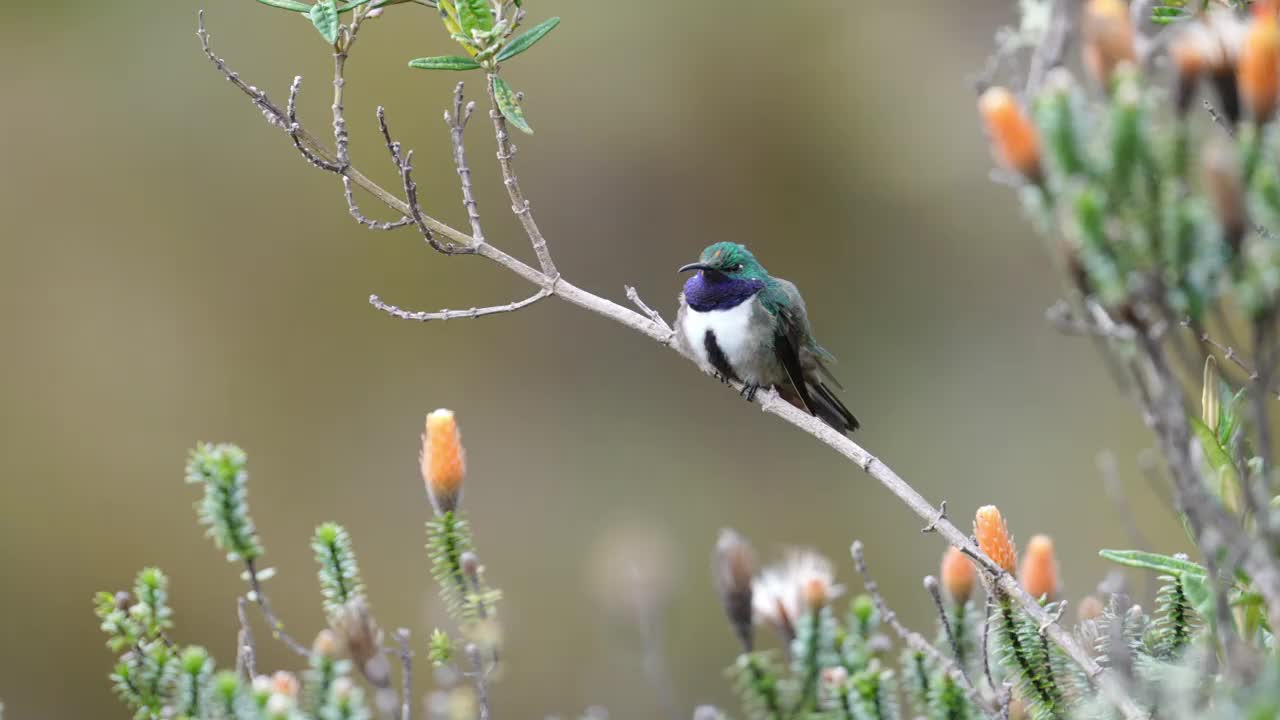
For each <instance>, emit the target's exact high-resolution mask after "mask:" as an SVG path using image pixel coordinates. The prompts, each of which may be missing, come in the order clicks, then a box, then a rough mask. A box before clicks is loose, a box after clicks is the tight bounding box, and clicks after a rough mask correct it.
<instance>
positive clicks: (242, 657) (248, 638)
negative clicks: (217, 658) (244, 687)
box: [236, 596, 258, 681]
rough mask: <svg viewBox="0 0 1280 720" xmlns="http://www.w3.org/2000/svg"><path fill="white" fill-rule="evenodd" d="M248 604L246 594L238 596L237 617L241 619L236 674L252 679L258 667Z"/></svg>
mask: <svg viewBox="0 0 1280 720" xmlns="http://www.w3.org/2000/svg"><path fill="white" fill-rule="evenodd" d="M248 604H249V601H248V599H246V598H245V597H244V596H240V597H238V598H236V618H237V619H238V620H239V621H240V630H239V631H237V632H236V674H237V675H243V676H244V678H245V679H246V680H248V681H252V680H253V678H254V676H255V675H257V674H258V669H257V664H256V663H255V661H254V657H255V652H254V649H253V629H252V628H250V627H249V614H248V612H247V606H248Z"/></svg>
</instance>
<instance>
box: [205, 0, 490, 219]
mask: <svg viewBox="0 0 1280 720" xmlns="http://www.w3.org/2000/svg"><path fill="white" fill-rule="evenodd" d="M196 35H197V37H198V38H199V39H200V46H201V48H202V49H203V51H204V54H205V57H207V58H208V59H209V62H210V63H212V64H213V66H214V67H215V68H217V70H218V72H220V73H222V76H223V77H224V78H226V79H227V81H228V82H230V83H231V84H232V85H233V86H235V87H236V88H237V89H238V90H240V91H241V92H243V93H244V94H245V95H246V96H248V97H249V99H250V100H251V101H252V102H253V105H254V107H256V108H258V110H259V111H260V112H261V113H262V115H263V117H264V118H266V120H267V122H268V123H270V124H271V125H272V126H273V127H276V128H279V129H281V130H283V131H285V132H286V133H289V134H291V135H293V134H296V135H297V138H298V140H299V141H300V142H301V143H302V145H303V146H304V147H306V148H307V150H308V151H309V152H310V153H311V154H313V155H314V156H316V157H318V158H320V159H321V160H322V161H324V162H325V163H327V164H330V165H335V164H337V163H338V160H337V158H336V156H334V155H333V154H332V153H331V152H330V151H329V150H328V148H326V147H325V146H324V144H323V143H321V142H320V141H319V140H318V139H316V137H315V136H314V135H312V134H311V133H309V132H308V131H307V130H306V128H303V127H299V128H297V129H296V133H295V132H294V131H292V129H291V127H290V124H289V122H288V117H287V115H286V113H285V111H284V110H282V109H280V107H278V106H277V105H275V103H273V102H271V100H270V98H268V97H267V94H266V93H265V92H263V91H262V90H259V89H258V88H257V87H255V86H253V85H250V84H248V83H246V82H244V81H243V80H241V79H240V76H239V74H237V73H236V72H234V71H233V70H232V69H231V68H230V67H228V66H227V64H226V62H225V61H224V60H223V59H222V58H220V57H218V56H217V55H216V54H214V52H213V50H212V47H211V44H210V36H209V33H208V31H206V30H205V26H204V11H203V10H202V11H200V13H199V16H198V22H197V27H196ZM341 174H342V176H343V177H346V178H349V179H350V180H351V182H354V183H355V184H356V185H359V186H360V187H361V188H363V189H364V190H366V191H367V192H369V193H370V194H372V195H373V196H374V197H376V198H377V199H378V200H379V201H381V202H382V203H384V204H385V205H387V207H390V208H391V209H392V210H395V211H397V212H399V213H400V214H401V215H405V216H408V214H409V206H408V205H407V204H406V203H405V202H404V201H403V200H401V199H400V198H398V197H396V196H395V195H393V194H392V193H391V192H389V191H387V190H386V189H384V188H383V187H382V186H380V185H378V184H377V183H375V182H374V181H372V180H370V179H369V178H368V177H367V176H365V175H364V173H361V172H360V171H358V170H356V169H355V168H353V167H350V166H348V167H346V168H345V169H343V170H342V173H341ZM423 219H424V220H425V222H426V223H427V226H428V227H430V228H431V229H432V230H433V231H434V232H437V233H440V234H442V235H444V236H446V237H448V238H450V239H451V240H454V241H455V242H468V241H469V240H470V238H469V237H468V236H467V235H466V234H465V233H462V232H459V231H458V230H455V229H454V228H452V227H449V226H448V225H446V224H444V223H442V222H440V221H439V220H436V219H435V218H432V217H425V216H424V218H423ZM406 224H407V223H406Z"/></svg>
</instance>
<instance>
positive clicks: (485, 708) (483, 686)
mask: <svg viewBox="0 0 1280 720" xmlns="http://www.w3.org/2000/svg"><path fill="white" fill-rule="evenodd" d="M466 651H467V657H468V658H469V659H470V660H471V665H472V667H473V668H474V671H473V672H471V673H468V674H469V675H470V676H471V682H472V684H474V685H475V688H476V705H477V706H478V709H479V712H480V720H489V671H488V670H486V669H485V667H484V657H483V656H482V655H481V653H480V647H479V646H477V645H476V644H475V643H467V647H466Z"/></svg>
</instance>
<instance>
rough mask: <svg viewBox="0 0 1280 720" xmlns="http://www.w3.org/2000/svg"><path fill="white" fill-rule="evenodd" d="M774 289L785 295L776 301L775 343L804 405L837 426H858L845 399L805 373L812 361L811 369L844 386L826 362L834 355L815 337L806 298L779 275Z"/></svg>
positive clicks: (855, 427) (849, 428)
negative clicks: (776, 332)
mask: <svg viewBox="0 0 1280 720" xmlns="http://www.w3.org/2000/svg"><path fill="white" fill-rule="evenodd" d="M775 292H777V293H780V294H781V295H782V296H783V298H784V299H785V302H781V303H776V304H775V307H776V308H777V318H778V340H777V342H775V343H774V348H775V352H777V353H778V359H779V360H780V361H781V363H782V366H783V367H784V368H786V371H787V375H788V377H790V379H791V383H792V384H793V385H795V386H796V390H797V392H798V394H799V395H800V399H801V400H802V401H803V402H804V404H805V408H806V409H807V410H808V411H809V412H810V413H811V414H814V415H817V416H819V417H821V418H822V419H823V420H825V421H826V422H827V423H829V424H830V425H832V426H834V427H836V428H837V429H840V430H856V429H857V428H858V420H857V418H855V417H854V416H853V413H851V412H849V409H848V408H846V407H845V406H844V403H842V402H840V399H839V398H837V397H836V396H835V394H834V393H832V392H831V389H830V388H828V387H827V386H826V385H825V384H824V383H823V382H822V381H821V380H819V379H818V378H817V377H810V376H807V375H806V374H805V366H806V365H811V366H812V367H811V368H810V369H811V370H816V371H817V372H818V373H819V374H820V375H821V376H822V377H823V378H826V379H827V380H829V381H830V382H831V383H832V384H833V385H835V386H836V387H838V388H840V389H842V390H843V389H844V388H843V387H842V386H841V385H840V383H839V381H837V380H836V379H835V377H834V376H832V374H831V371H830V370H828V369H827V367H826V365H824V364H823V363H824V361H827V360H834V359H835V358H833V357H831V353H828V352H827V351H826V350H824V349H822V347H821V346H820V345H818V343H817V342H816V341H815V340H814V339H813V334H812V332H811V330H810V327H809V315H808V312H807V311H806V310H805V306H804V298H802V297H800V291H799V290H797V289H796V286H795V285H794V284H793V283H790V282H788V281H786V280H781V279H779V280H777V281H776V290H775ZM802 358H803V359H802ZM806 360H807V362H805V361H806Z"/></svg>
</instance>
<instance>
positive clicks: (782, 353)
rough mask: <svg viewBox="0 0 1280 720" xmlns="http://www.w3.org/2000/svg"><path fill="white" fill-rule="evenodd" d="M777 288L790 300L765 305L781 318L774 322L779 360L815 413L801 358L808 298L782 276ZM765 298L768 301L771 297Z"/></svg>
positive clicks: (811, 411)
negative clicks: (805, 306)
mask: <svg viewBox="0 0 1280 720" xmlns="http://www.w3.org/2000/svg"><path fill="white" fill-rule="evenodd" d="M775 291H776V292H778V293H781V294H782V295H783V296H784V299H785V300H786V302H772V303H769V304H771V305H772V306H773V307H769V306H768V305H766V307H765V309H766V310H769V311H770V312H772V313H773V315H774V317H775V318H776V319H777V323H776V324H775V325H774V328H775V330H774V337H773V352H774V355H775V356H776V357H777V358H778V364H779V365H781V366H782V369H783V370H784V371H785V372H786V373H787V379H789V380H790V381H791V386H792V387H793V388H795V391H796V395H798V396H799V398H800V402H801V403H803V404H804V409H805V410H807V411H808V412H809V413H810V414H813V400H812V398H811V397H810V395H809V386H808V383H806V382H805V377H804V365H802V364H801V362H800V352H801V348H803V347H804V343H805V335H806V334H807V332H808V329H809V324H808V320H807V318H806V317H805V313H804V301H803V300H801V299H800V293H799V292H797V291H796V286H795V285H792V284H791V283H789V282H787V281H786V280H778V281H777V285H776V290H775ZM772 299H773V300H776V299H777V298H772ZM764 300H765V301H766V302H768V301H769V300H770V298H764Z"/></svg>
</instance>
